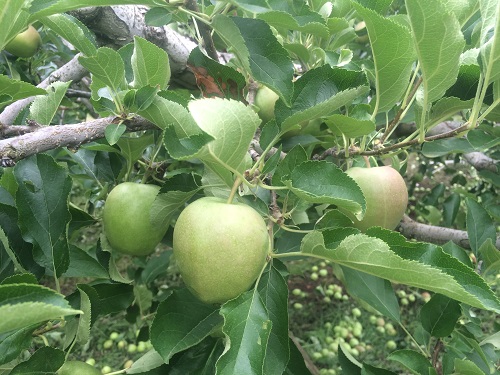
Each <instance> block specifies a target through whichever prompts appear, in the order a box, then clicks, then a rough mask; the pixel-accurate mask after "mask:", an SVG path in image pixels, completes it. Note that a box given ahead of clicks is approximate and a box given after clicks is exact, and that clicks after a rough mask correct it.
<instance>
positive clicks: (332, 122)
mask: <svg viewBox="0 0 500 375" xmlns="http://www.w3.org/2000/svg"><path fill="white" fill-rule="evenodd" d="M325 123H326V125H327V126H328V128H329V129H330V130H331V131H332V133H333V134H335V135H345V136H346V137H347V138H356V137H361V136H363V135H368V134H370V133H371V132H372V131H374V130H375V123H374V122H373V121H370V120H359V119H356V118H353V117H348V116H344V115H339V114H335V115H331V116H330V117H328V118H327V119H325Z"/></svg>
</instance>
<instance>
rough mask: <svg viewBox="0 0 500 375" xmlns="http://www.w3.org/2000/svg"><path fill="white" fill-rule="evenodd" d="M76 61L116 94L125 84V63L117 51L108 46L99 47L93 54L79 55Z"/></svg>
mask: <svg viewBox="0 0 500 375" xmlns="http://www.w3.org/2000/svg"><path fill="white" fill-rule="evenodd" d="M78 61H79V62H80V64H82V66H83V67H84V68H85V69H87V70H88V71H89V72H90V73H92V76H93V79H94V78H97V79H98V80H99V81H101V82H102V83H103V84H104V85H105V86H107V87H109V88H110V89H111V91H112V92H113V93H114V94H115V95H116V94H117V93H118V92H119V91H120V90H122V89H124V88H125V87H126V85H125V64H124V63H123V60H122V58H121V56H120V54H119V53H118V52H116V51H115V50H113V49H111V48H108V47H101V48H99V49H98V50H97V54H95V55H94V56H89V57H84V56H80V57H79V58H78Z"/></svg>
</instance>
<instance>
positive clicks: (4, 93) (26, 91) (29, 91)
mask: <svg viewBox="0 0 500 375" xmlns="http://www.w3.org/2000/svg"><path fill="white" fill-rule="evenodd" d="M0 1H1V0H0ZM3 1H6V0H3ZM46 93H47V92H46V91H45V90H44V89H40V88H38V87H35V86H33V85H31V84H29V83H28V82H23V81H17V80H15V79H10V78H9V77H7V76H5V75H3V74H1V75H0V106H2V105H4V104H8V103H10V102H13V101H16V100H19V99H23V98H28V97H30V96H34V95H45V94H46Z"/></svg>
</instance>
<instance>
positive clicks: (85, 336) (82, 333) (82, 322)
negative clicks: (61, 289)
mask: <svg viewBox="0 0 500 375" xmlns="http://www.w3.org/2000/svg"><path fill="white" fill-rule="evenodd" d="M78 291H79V292H80V309H81V310H82V311H83V314H81V315H80V316H79V317H78V330H77V333H76V342H77V343H78V344H80V345H85V344H86V343H87V342H88V341H89V338H90V323H91V318H92V314H91V307H92V306H91V303H90V298H89V296H88V295H87V293H85V291H84V290H83V289H81V288H79V287H78Z"/></svg>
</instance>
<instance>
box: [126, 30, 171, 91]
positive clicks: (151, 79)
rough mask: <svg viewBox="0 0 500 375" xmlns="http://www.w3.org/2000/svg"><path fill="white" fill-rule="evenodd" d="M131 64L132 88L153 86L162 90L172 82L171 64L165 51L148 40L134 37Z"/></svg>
mask: <svg viewBox="0 0 500 375" xmlns="http://www.w3.org/2000/svg"><path fill="white" fill-rule="evenodd" d="M131 62H132V71H133V72H134V80H133V81H132V82H131V85H132V87H136V88H140V87H143V86H152V87H157V88H160V89H164V88H166V87H167V85H168V82H169V81H170V63H169V60H168V54H167V52H165V50H163V49H161V48H160V47H157V46H155V45H154V44H153V43H151V42H148V41H147V40H146V39H143V38H140V37H138V36H134V53H133V54H132V59H131Z"/></svg>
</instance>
